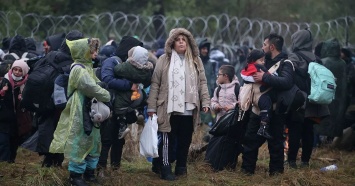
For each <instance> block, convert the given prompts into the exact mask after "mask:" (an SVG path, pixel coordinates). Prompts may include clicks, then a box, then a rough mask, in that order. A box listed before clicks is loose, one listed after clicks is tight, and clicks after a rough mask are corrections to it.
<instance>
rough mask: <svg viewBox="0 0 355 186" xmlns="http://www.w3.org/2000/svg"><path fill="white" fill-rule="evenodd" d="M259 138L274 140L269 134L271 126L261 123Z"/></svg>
mask: <svg viewBox="0 0 355 186" xmlns="http://www.w3.org/2000/svg"><path fill="white" fill-rule="evenodd" d="M257 134H258V135H259V136H263V137H265V138H267V139H272V136H271V134H270V133H269V125H268V124H265V123H263V122H261V124H260V128H259V130H258V133H257Z"/></svg>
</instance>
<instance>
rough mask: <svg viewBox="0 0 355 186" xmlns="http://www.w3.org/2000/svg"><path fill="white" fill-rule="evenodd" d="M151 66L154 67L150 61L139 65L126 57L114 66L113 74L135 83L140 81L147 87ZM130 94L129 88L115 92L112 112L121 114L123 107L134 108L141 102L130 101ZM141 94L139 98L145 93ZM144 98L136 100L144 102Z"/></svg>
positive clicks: (150, 75)
mask: <svg viewBox="0 0 355 186" xmlns="http://www.w3.org/2000/svg"><path fill="white" fill-rule="evenodd" d="M153 68H154V67H153V64H152V63H151V62H147V63H146V64H144V65H141V64H138V63H136V62H135V61H133V60H132V59H131V58H128V60H127V62H124V63H119V64H117V65H116V66H115V69H114V72H115V76H116V77H118V78H124V79H127V80H129V81H131V82H133V83H137V84H139V83H142V84H143V86H144V87H148V86H150V81H151V78H152V74H153ZM142 94H144V93H142ZM131 95H132V91H131V90H128V91H116V92H115V101H114V112H115V113H116V114H123V113H124V112H125V111H122V109H123V108H127V107H130V108H131V109H135V108H136V107H137V106H139V105H141V103H136V101H132V100H131ZM141 96H142V97H141V98H143V97H145V98H146V96H145V94H144V95H141ZM145 98H143V99H139V100H137V101H140V102H142V101H144V102H145V100H146V99H145Z"/></svg>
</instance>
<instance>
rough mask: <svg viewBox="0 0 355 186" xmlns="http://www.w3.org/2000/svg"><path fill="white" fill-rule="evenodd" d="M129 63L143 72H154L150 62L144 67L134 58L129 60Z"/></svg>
mask: <svg viewBox="0 0 355 186" xmlns="http://www.w3.org/2000/svg"><path fill="white" fill-rule="evenodd" d="M127 62H128V63H130V64H131V65H132V66H134V67H135V68H138V69H142V70H152V69H153V68H154V65H153V63H151V62H149V61H148V62H146V63H145V64H144V65H142V64H140V63H137V62H135V61H134V60H133V59H132V58H128V59H127ZM127 62H126V63H127Z"/></svg>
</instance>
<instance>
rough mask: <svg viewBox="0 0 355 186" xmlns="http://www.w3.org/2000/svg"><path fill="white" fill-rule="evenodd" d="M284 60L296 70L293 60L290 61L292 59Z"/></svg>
mask: <svg viewBox="0 0 355 186" xmlns="http://www.w3.org/2000/svg"><path fill="white" fill-rule="evenodd" d="M283 62H287V63H290V64H291V65H292V69H293V71H295V65H293V63H292V61H290V60H288V59H286V60H284V61H283Z"/></svg>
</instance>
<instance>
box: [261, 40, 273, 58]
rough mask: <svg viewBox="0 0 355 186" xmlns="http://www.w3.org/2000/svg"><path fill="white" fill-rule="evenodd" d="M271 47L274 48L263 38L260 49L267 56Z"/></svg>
mask: <svg viewBox="0 0 355 186" xmlns="http://www.w3.org/2000/svg"><path fill="white" fill-rule="evenodd" d="M273 48H274V46H273V45H270V43H269V39H265V41H264V43H263V48H262V49H263V51H264V53H265V55H266V56H267V57H271V52H272V50H273Z"/></svg>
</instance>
